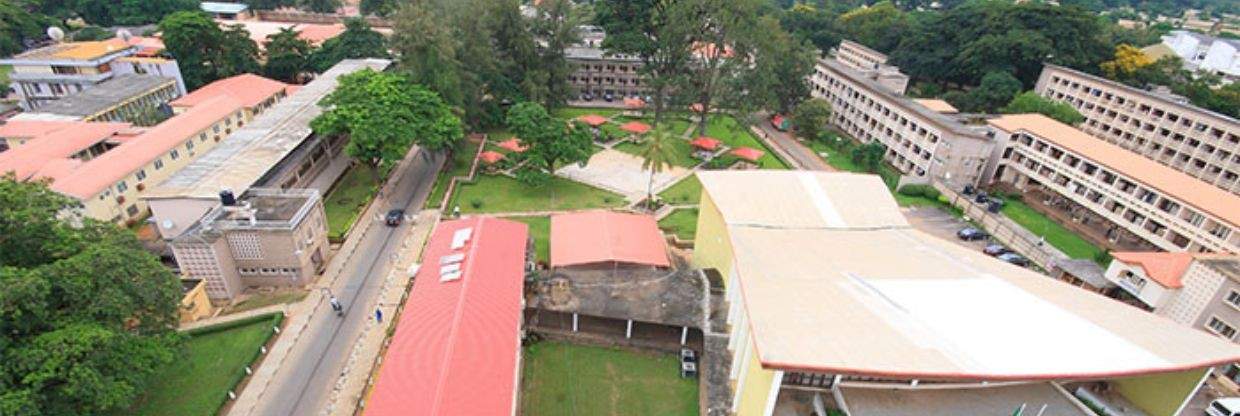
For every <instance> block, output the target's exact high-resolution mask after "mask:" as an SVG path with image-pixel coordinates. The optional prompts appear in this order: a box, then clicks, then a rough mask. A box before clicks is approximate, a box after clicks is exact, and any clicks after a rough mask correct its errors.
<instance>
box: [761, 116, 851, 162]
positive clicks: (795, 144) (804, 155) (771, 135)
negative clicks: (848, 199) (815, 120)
mask: <svg viewBox="0 0 1240 416" xmlns="http://www.w3.org/2000/svg"><path fill="white" fill-rule="evenodd" d="M762 120H766V116H765V115H763V117H762ZM750 129H751V130H752V131H753V133H754V134H755V135H757V136H758V137H759V138H760V139H762V142H763V143H766V145H767V147H770V148H771V150H774V151H775V153H777V154H779V157H780V158H782V159H784V161H786V162H788V164H789V165H792V167H793V168H795V169H799V170H821V171H827V172H835V171H837V169H835V168H833V167H831V165H828V164H827V162H823V161H822V158H819V157H818V155H817V154H816V153H814V151H813V150H811V149H810V148H809V147H806V146H805V145H803V144H801V142H799V141H797V139H795V138H793V137H792V135H791V134H788V133H787V132H782V131H778V130H775V129H774V128H773V127H771V126H770V124H768V123H766V122H765V121H763V122H760V123H758V124H757V125H755V126H750Z"/></svg>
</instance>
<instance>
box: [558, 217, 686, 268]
mask: <svg viewBox="0 0 1240 416" xmlns="http://www.w3.org/2000/svg"><path fill="white" fill-rule="evenodd" d="M670 265H671V263H670V262H668V259H667V241H666V240H664V239H663V233H661V232H660V231H659V226H658V224H657V223H655V220H654V217H651V216H649V215H641V214H629V213H623V212H614V211H586V212H576V213H569V214H557V215H552V216H551V267H552V268H562V267H572V268H599V269H614V268H619V267H638V268H643V267H645V268H649V267H656V268H666V267H668V266H670Z"/></svg>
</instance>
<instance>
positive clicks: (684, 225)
mask: <svg viewBox="0 0 1240 416" xmlns="http://www.w3.org/2000/svg"><path fill="white" fill-rule="evenodd" d="M697 217H698V210H697V208H682V209H678V210H675V211H672V213H671V214H668V215H667V216H666V217H663V219H661V220H659V228H661V229H663V230H664V231H667V232H669V233H672V234H675V235H676V237H679V238H680V239H681V240H692V239H693V236H694V235H697Z"/></svg>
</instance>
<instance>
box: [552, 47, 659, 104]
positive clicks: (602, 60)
mask: <svg viewBox="0 0 1240 416" xmlns="http://www.w3.org/2000/svg"><path fill="white" fill-rule="evenodd" d="M599 43H600V44H601V41H600V42H599ZM564 54H565V56H566V58H567V59H568V62H569V63H570V64H571V65H573V68H574V70H573V73H572V75H569V76H568V85H569V87H570V88H572V90H573V93H574V94H576V95H578V96H579V98H582V99H586V98H589V99H605V98H608V97H610V98H611V99H613V100H614V99H619V98H622V97H636V96H644V95H646V94H647V93H648V92H649V89H648V88H646V85H645V82H644V80H643V79H642V76H641V74H640V73H639V72H640V69H641V66H642V63H641V60H640V59H638V58H637V57H636V56H633V55H628V54H613V53H608V52H607V51H605V50H603V48H602V47H600V46H589V45H584V44H583V45H576V46H572V47H569V48H566V49H565V50H564Z"/></svg>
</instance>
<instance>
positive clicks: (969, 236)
mask: <svg viewBox="0 0 1240 416" xmlns="http://www.w3.org/2000/svg"><path fill="white" fill-rule="evenodd" d="M956 237H957V238H959V239H961V240H964V241H977V240H985V239H986V237H990V234H986V232H985V231H982V230H979V229H977V228H973V227H968V228H964V229H961V230H960V231H956Z"/></svg>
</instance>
